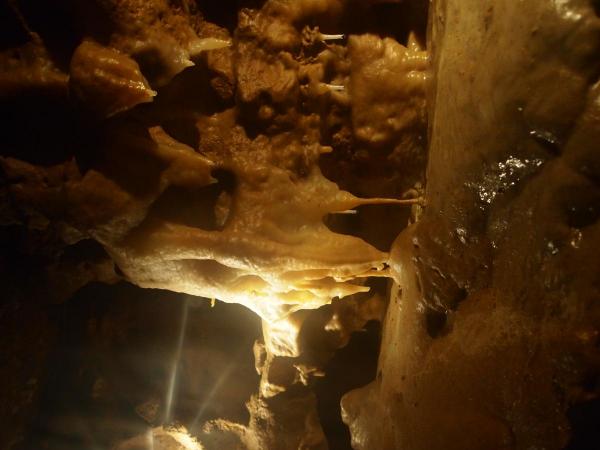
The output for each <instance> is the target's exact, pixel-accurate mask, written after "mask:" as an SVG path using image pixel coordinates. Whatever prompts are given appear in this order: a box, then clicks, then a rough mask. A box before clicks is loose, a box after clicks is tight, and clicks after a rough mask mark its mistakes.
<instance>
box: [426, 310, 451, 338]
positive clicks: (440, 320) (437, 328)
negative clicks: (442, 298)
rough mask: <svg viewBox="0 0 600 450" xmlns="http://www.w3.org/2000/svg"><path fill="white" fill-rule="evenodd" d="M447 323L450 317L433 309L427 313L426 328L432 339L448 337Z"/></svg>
mask: <svg viewBox="0 0 600 450" xmlns="http://www.w3.org/2000/svg"><path fill="white" fill-rule="evenodd" d="M447 323H448V315H447V314H446V313H444V312H441V311H436V310H434V309H431V308H429V309H428V310H427V311H426V312H425V328H426V329H427V334H428V335H429V336H430V337H431V338H434V339H435V338H438V337H441V336H444V335H446V334H447V332H448V328H447Z"/></svg>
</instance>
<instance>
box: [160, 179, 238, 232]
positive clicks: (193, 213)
mask: <svg viewBox="0 0 600 450" xmlns="http://www.w3.org/2000/svg"><path fill="white" fill-rule="evenodd" d="M212 176H213V178H216V179H217V182H216V183H213V184H210V185H208V186H204V187H201V188H196V189H190V188H185V187H180V186H170V187H169V188H168V189H167V190H166V191H165V192H163V193H162V194H161V196H160V197H159V198H158V199H157V200H156V202H155V203H154V205H152V209H151V210H150V214H149V216H150V217H153V218H156V217H158V218H160V219H161V220H166V221H168V222H172V223H178V224H182V225H187V226H190V227H195V228H200V229H203V230H207V231H215V230H220V229H222V228H223V226H224V224H225V222H226V220H227V217H228V214H229V206H230V205H229V204H228V197H229V196H230V194H231V193H232V192H233V190H234V189H235V176H234V175H233V174H232V173H230V172H227V171H225V170H217V171H215V172H214V173H213V175H212ZM182 199H184V203H183V204H182Z"/></svg>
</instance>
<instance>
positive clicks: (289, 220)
mask: <svg viewBox="0 0 600 450" xmlns="http://www.w3.org/2000/svg"><path fill="white" fill-rule="evenodd" d="M214 3H215V4H213V3H211V2H205V1H192V0H177V1H176V0H152V1H137V0H96V1H93V2H89V4H86V5H84V4H81V3H79V2H71V1H68V0H64V1H60V2H58V3H57V10H56V11H54V13H55V16H56V17H58V19H57V21H56V22H53V19H52V18H51V17H49V16H48V17H46V16H47V15H48V11H47V9H45V8H47V7H45V6H42V5H34V4H32V2H27V1H19V0H16V1H12V2H7V3H6V5H5V6H3V9H4V10H5V12H6V16H7V24H8V25H10V26H7V30H8V31H7V33H6V34H7V37H6V43H4V42H3V47H2V49H3V50H2V51H1V52H0V101H1V108H2V112H3V129H4V132H3V134H4V136H3V137H2V138H0V149H1V150H0V155H1V156H0V181H1V185H0V220H1V222H0V224H2V226H3V230H6V233H4V234H5V235H6V236H7V237H6V238H4V237H3V239H2V241H3V242H6V243H7V248H9V249H10V251H7V253H6V256H4V255H3V257H2V264H3V265H4V266H5V267H6V270H5V272H6V278H7V279H8V278H11V282H10V283H11V288H10V290H9V294H10V295H9V301H8V302H7V306H6V308H3V309H6V311H9V313H7V314H6V315H3V317H7V318H10V317H21V316H20V314H21V313H20V312H19V311H20V310H21V309H20V308H22V307H21V305H26V306H27V307H26V308H23V310H24V311H28V310H29V309H32V310H34V311H38V308H39V311H41V312H39V311H38V313H37V316H35V315H34V317H38V319H39V320H38V319H36V320H37V322H38V323H40V324H46V325H43V327H44V328H43V330H44V331H43V332H41V335H43V336H47V338H48V340H49V342H51V341H52V337H53V336H54V335H55V334H56V333H57V332H56V330H55V329H54V328H53V326H54V325H47V324H48V323H50V324H52V321H51V320H50V319H49V318H48V317H46V315H45V312H44V311H43V308H41V307H37V306H32V305H35V301H34V302H32V299H38V298H40V297H43V298H45V299H47V300H46V304H52V303H60V302H64V301H65V300H67V299H68V298H70V297H71V296H73V294H74V293H75V292H77V291H79V292H82V291H80V289H81V288H82V287H83V286H85V285H87V284H88V283H90V282H94V281H100V282H104V283H115V282H117V281H119V280H121V281H127V282H129V283H132V284H135V285H137V286H139V287H141V288H153V289H164V290H169V291H174V292H177V293H181V294H186V295H191V296H194V297H199V298H202V299H204V301H205V302H213V303H214V302H215V301H221V302H227V303H235V304H241V305H243V306H245V307H247V308H248V309H250V310H251V311H253V312H254V313H256V314H257V315H258V316H259V317H260V320H261V324H262V336H261V337H259V338H258V339H257V340H256V342H255V343H254V346H253V350H254V359H255V369H256V372H257V373H258V375H259V377H257V379H256V380H254V379H252V377H247V378H248V379H247V380H242V381H241V382H240V386H239V393H237V394H235V395H233V394H232V395H231V396H230V397H228V399H229V401H232V402H233V401H237V402H238V403H243V402H244V401H245V402H246V404H245V409H246V411H247V417H246V416H244V414H240V413H239V411H237V409H236V408H232V409H231V410H232V411H234V410H235V411H236V412H235V413H232V414H229V413H225V412H224V411H227V408H225V407H223V408H222V409H219V408H216V409H215V411H217V412H216V413H215V415H212V416H211V415H210V414H207V413H206V410H207V408H208V406H207V405H208V403H210V402H211V401H212V400H213V396H214V389H217V388H216V387H215V388H214V389H213V391H212V392H207V393H206V394H205V398H204V400H203V401H202V402H201V405H200V406H199V412H197V413H196V412H194V413H193V414H192V418H191V420H190V421H189V423H186V425H187V428H186V427H183V426H179V425H176V424H173V423H172V422H173V421H174V418H173V414H172V399H173V398H174V396H176V393H175V390H176V387H175V384H174V383H175V381H176V379H177V375H178V373H179V372H178V370H180V369H178V367H179V366H182V364H180V363H179V362H178V361H179V360H181V359H182V360H184V361H185V362H186V364H189V365H190V367H191V368H190V367H188V368H187V369H186V370H187V371H189V372H190V373H194V371H198V373H205V372H210V370H209V369H207V367H210V366H211V364H212V365H213V366H218V367H223V368H224V369H223V370H224V371H225V373H224V374H223V378H222V379H221V378H219V377H218V376H214V377H213V375H211V377H213V378H216V379H217V380H216V381H215V383H216V384H215V386H217V387H218V384H219V383H222V382H224V381H223V380H230V378H231V377H230V376H229V375H228V373H227V371H233V372H235V373H244V370H245V369H243V368H241V366H240V367H237V366H236V367H234V365H233V363H231V364H230V365H227V364H226V363H224V362H223V361H222V359H223V356H222V352H223V350H222V349H221V347H219V346H218V345H216V346H215V348H219V349H220V350H218V351H217V350H214V351H213V350H211V349H212V347H210V345H209V344H208V342H209V340H207V339H208V338H207V339H204V340H202V339H200V341H199V342H203V343H204V344H205V345H207V346H208V347H207V348H208V349H207V350H206V351H205V352H204V353H200V355H201V356H193V355H191V354H186V351H185V350H182V348H184V347H185V346H184V344H183V341H184V340H185V339H186V329H187V328H186V327H188V326H189V325H188V324H187V322H188V307H190V308H191V307H192V306H193V304H195V303H196V302H197V300H193V301H192V300H189V301H188V300H186V303H185V307H184V309H183V310H184V315H183V316H182V317H185V319H181V325H180V328H181V329H180V331H179V332H178V333H176V334H177V335H178V336H180V337H179V344H178V350H177V352H176V355H177V358H176V359H177V360H176V361H174V363H173V367H174V369H173V372H172V375H171V378H172V380H173V382H172V383H171V384H170V385H169V387H168V389H166V392H167V394H166V398H167V400H166V401H165V400H163V399H159V400H157V399H155V398H154V397H152V396H150V397H148V398H139V397H143V396H137V395H133V394H132V395H129V398H130V399H133V398H135V400H130V401H132V402H133V403H134V410H135V414H136V415H137V417H139V418H140V419H141V420H143V421H144V423H145V424H147V430H146V432H144V433H141V434H140V433H139V432H138V429H137V428H135V427H132V429H131V430H130V431H126V432H125V431H120V432H119V433H117V434H116V435H115V438H114V439H112V438H111V439H112V440H111V439H108V438H107V439H106V440H105V441H103V442H104V443H105V444H106V445H108V446H109V448H115V449H133V448H147V447H148V446H150V447H148V448H165V449H167V450H168V449H171V448H173V449H199V448H206V449H215V450H216V449H219V450H228V449H248V450H259V449H260V450H263V449H264V450H267V449H269V450H279V449H281V450H289V449H325V448H332V449H333V448H338V447H339V446H340V445H344V444H342V443H340V442H338V441H334V440H332V439H333V438H332V437H331V436H326V435H325V432H324V429H323V427H322V424H321V421H320V419H321V418H320V417H319V413H318V411H319V408H318V399H317V398H316V396H315V394H314V392H313V390H311V388H312V387H313V386H314V385H315V378H319V377H323V376H325V377H327V376H328V374H327V371H326V369H325V368H326V367H327V364H328V361H329V360H330V358H331V357H332V355H334V354H335V352H336V350H338V349H339V348H341V347H344V346H345V345H347V344H348V342H349V341H350V339H351V335H352V333H353V332H355V331H358V330H362V329H363V328H364V327H365V324H366V323H367V322H368V321H383V335H382V341H381V351H380V357H379V364H378V368H377V375H376V377H375V379H374V380H373V381H372V382H371V383H370V384H369V385H367V386H365V387H363V388H360V389H359V390H355V391H352V392H349V393H348V394H346V396H345V397H344V399H343V401H342V410H341V415H342V416H343V420H344V421H345V422H346V424H347V426H348V428H349V430H350V433H351V445H352V446H353V448H355V449H361V450H375V449H377V450H386V449H389V450H392V449H407V450H418V449H426V450H435V449H444V450H451V449H454V448H456V449H461V450H466V449H473V450H475V449H495V448H511V449H513V448H514V449H532V448H540V449H542V448H543V449H557V450H558V449H562V448H569V449H571V450H573V449H575V448H586V447H577V446H578V445H579V446H581V445H584V444H582V442H583V443H584V442H585V439H586V437H585V436H584V434H585V433H587V432H588V431H585V432H583V434H581V432H579V428H578V427H580V426H581V425H580V422H582V423H586V422H585V421H586V420H587V421H589V420H590V419H589V416H590V413H589V412H586V411H588V410H586V409H585V408H592V411H593V407H594V406H593V405H595V404H597V403H594V402H597V400H596V399H597V390H598V386H597V373H598V370H599V366H598V358H599V355H598V349H597V338H598V327H599V321H598V308H597V306H596V304H595V303H597V302H596V301H595V300H597V298H598V278H597V272H598V268H599V267H600V261H598V256H597V251H596V247H597V245H598V236H597V233H596V231H597V230H596V229H597V225H598V221H597V218H598V204H599V203H598V200H599V198H598V196H599V194H598V185H597V181H598V174H597V171H598V168H599V166H598V160H599V159H598V156H597V154H596V153H597V152H596V148H595V147H596V146H597V143H598V142H599V141H600V136H599V135H598V133H599V130H600V125H599V123H598V120H599V117H600V113H599V112H598V104H599V100H598V80H597V77H598V69H599V67H600V66H599V65H598V52H599V50H600V48H599V45H600V44H599V43H600V39H599V37H600V19H598V7H597V5H596V4H595V3H594V2H590V1H587V0H565V1H542V0H539V1H531V2H514V1H510V0H495V1H491V0H486V1H475V0H464V1H463V0H460V1H459V0H435V1H433V2H426V1H419V0H404V1H401V0H266V1H250V0H249V1H241V2H223V4H222V5H219V6H215V5H216V2H214ZM428 8H429V19H428V20H429V25H428V26H427V27H426V21H427V9H428ZM426 28H427V29H426ZM425 35H426V36H425ZM425 47H427V49H428V50H427V51H426V50H425ZM4 234H3V236H4ZM11 236H19V239H16V241H15V242H11V239H10V237H11ZM396 237H397V238H396ZM395 238H396V239H395ZM394 239H395V242H394V243H393V245H392V241H394ZM13 254H14V255H19V258H25V264H24V265H25V266H29V267H28V268H27V270H26V271H23V270H22V269H21V268H20V267H17V266H15V268H14V269H12V268H10V267H9V265H10V262H11V258H12V256H11V255H13ZM23 255H25V256H23ZM34 263H35V264H34ZM24 273H25V274H26V275H24ZM115 289H116V288H115ZM115 292H117V290H116V291H115ZM75 298H79V297H78V296H77V295H76V296H75ZM186 298H187V297H186ZM36 301H37V300H36ZM123 302H125V301H124V300H123ZM149 303H150V300H149ZM190 304H192V306H189V305H190ZM11 305H14V307H13V306H11ZM135 305H136V308H137V307H139V308H141V309H143V308H144V306H143V305H142V304H141V303H140V304H139V305H138V303H135ZM11 308H12V309H11ZM123 308H124V311H127V308H128V307H125V306H123ZM148 308H150V306H148ZM207 308H208V307H207ZM23 314H24V313H23ZM215 314H217V313H215ZM122 315H123V316H124V317H127V316H128V314H122ZM117 316H119V315H118V314H117ZM107 317H111V316H110V314H108V316H107ZM190 317H197V316H195V315H191V316H190ZM198 317H207V319H206V320H207V321H210V316H209V315H206V316H198ZM215 317H216V316H215ZM170 319H171V318H170V316H169V320H170ZM2 320H4V319H2ZM7 320H9V319H7ZM198 320H200V319H198ZM201 320H205V319H201ZM213 320H216V319H213ZM149 323H152V324H156V323H158V322H156V321H149ZM127 327H128V325H127V320H126V319H123V318H117V319H115V318H113V319H111V320H108V319H107V320H103V319H101V318H99V317H95V316H93V315H92V318H91V319H90V322H89V323H88V324H87V328H88V332H89V333H90V334H91V335H92V336H93V337H92V341H94V342H96V344H95V345H96V346H97V347H98V348H101V349H103V350H102V352H103V354H104V353H106V354H109V350H108V349H109V348H111V347H114V346H115V345H116V344H115V343H117V342H122V341H123V339H125V338H124V337H123V336H125V335H126V331H125V330H126V329H127ZM201 328H202V329H206V330H209V331H213V332H214V334H215V336H213V339H222V340H224V341H226V340H227V337H226V336H217V334H218V333H219V328H218V327H211V326H210V325H202V327H201ZM45 330H47V332H46V331H45ZM148 332H149V333H152V332H153V330H151V329H150V330H148ZM207 332H208V331H207ZM171 334H172V333H171ZM171 334H169V336H171ZM31 339H34V337H32V338H31ZM37 339H43V337H38V338H37ZM189 339H192V337H190V338H189ZM211 345H212V344H211ZM20 348H21V347H20V346H19V345H15V346H14V348H13V351H14V350H15V349H20ZM42 350H43V349H40V350H39V351H40V352H42ZM43 351H45V352H49V350H43ZM246 351H247V352H249V349H248V348H246ZM211 352H212V353H211ZM231 357H232V358H234V357H237V358H239V359H243V358H241V357H240V356H239V355H237V356H236V355H232V356H231ZM35 361H36V364H38V365H39V367H38V366H35V367H33V368H30V369H28V370H29V371H30V373H32V374H33V373H35V377H33V375H31V376H32V378H31V379H32V380H37V378H38V377H41V376H42V375H41V374H42V373H43V370H42V369H40V367H41V366H43V361H44V356H43V355H40V356H39V358H36V359H35ZM193 361H195V362H193ZM14 365H15V367H17V365H18V363H17V362H15V363H14ZM141 365H142V366H144V365H143V364H141ZM166 365H167V363H166V362H164V361H163V362H162V363H160V364H158V365H155V366H154V367H155V369H157V368H158V371H167V368H166ZM163 366H165V367H163ZM8 367H9V368H10V367H13V366H8ZM144 367H145V366H144ZM183 367H184V368H185V367H186V366H185V364H184V365H183ZM113 369H114V368H111V369H109V370H108V371H107V373H113V372H115V371H114V370H113ZM19 370H21V369H19ZM181 370H184V369H181ZM116 372H118V371H116ZM150 372H152V370H149V374H148V378H149V379H150V378H152V377H153V375H151V373H150ZM113 375H114V373H113ZM186 376H188V377H189V378H193V375H186ZM207 377H208V376H207ZM113 378H114V377H113ZM209 378H210V377H209ZM258 378H259V379H258ZM11 380H13V379H12V378H11ZM12 383H13V381H11V385H10V386H11V387H9V388H8V389H12V386H13V384H12ZM14 383H15V386H16V385H18V382H17V381H14ZM36 383H37V381H36V382H32V383H31V384H30V385H28V386H29V387H28V391H27V392H30V391H31V392H35V385H36ZM251 383H256V385H255V386H254V387H252V386H250V389H254V394H253V395H252V396H251V397H249V398H248V394H247V390H248V385H250V384H251ZM106 384H107V381H106V379H104V378H98V379H97V380H96V381H95V382H94V383H93V388H92V397H93V398H97V399H103V398H105V397H106V395H105V391H106V389H107V388H106ZM126 386H128V388H130V387H131V384H126ZM186 392H188V391H186ZM203 392H205V391H203ZM162 394H164V392H161V395H162ZM11 396H12V394H11ZM243 396H246V397H245V398H244V399H240V397H243ZM22 397H23V398H25V397H27V398H29V400H27V401H25V400H23V401H22V402H24V403H23V404H27V405H29V404H30V403H33V399H34V398H36V397H35V395H34V394H31V395H30V394H27V395H24V396H22ZM6 398H9V397H8V396H6ZM38 401H39V399H38ZM582 405H583V406H582ZM589 405H592V406H589ZM186 407H187V406H186ZM15 408H16V409H18V408H17V407H15ZM28 408H32V409H33V410H35V408H34V407H33V406H28ZM582 408H583V409H582ZM190 409H194V408H193V406H192V407H191V408H190ZM238 409H239V408H238ZM242 409H243V408H242ZM581 411H583V412H581ZM219 413H221V415H219ZM334 414H337V412H335V411H334ZM576 414H580V415H581V414H583V417H584V418H583V419H581V421H580V422H577V420H574V419H573V417H575V416H576ZM586 414H587V415H586ZM7 415H8V414H7ZM184 416H185V417H186V420H187V418H188V416H189V414H187V413H186V414H182V415H181V416H178V418H179V419H181V418H182V417H184ZM194 416H195V417H194ZM19 417H20V416H19ZM19 420H20V419H19ZM181 420H183V419H181ZM38 422H39V421H38ZM71 425H72V424H71ZM71 425H69V424H67V425H63V426H61V429H63V428H64V427H65V426H66V427H67V428H68V427H69V426H71ZM27 426H29V425H28V424H27V420H25V419H23V420H22V421H20V422H18V421H15V426H14V427H12V428H13V429H11V430H10V431H8V432H4V431H3V433H4V434H5V435H6V436H7V437H6V438H4V434H3V435H0V436H2V440H1V441H2V442H3V443H4V442H6V445H7V448H12V449H20V448H23V449H25V448H27V445H33V444H31V443H32V442H35V443H38V442H45V443H44V444H43V445H45V446H48V445H50V444H48V442H50V441H44V439H41V440H32V439H29V440H28V438H27V433H28V431H27V428H26V427H27ZM36 426H37V427H38V428H39V427H41V428H44V426H46V425H45V424H41V425H39V423H38V425H36ZM72 426H74V425H72ZM588 428H589V427H588ZM588 428H585V430H588ZM30 429H32V428H30ZM65 433H66V434H68V433H69V431H67V432H65ZM136 434H137V435H136ZM582 436H583V437H582ZM36 439H37V438H36ZM328 439H329V444H328ZM86 442H91V441H86ZM36 445H37V444H36ZM80 445H84V444H80ZM86 445H87V444H86ZM90 445H91V444H90ZM346 445H347V444H346ZM152 446H153V447H152ZM340 448H341V447H340Z"/></svg>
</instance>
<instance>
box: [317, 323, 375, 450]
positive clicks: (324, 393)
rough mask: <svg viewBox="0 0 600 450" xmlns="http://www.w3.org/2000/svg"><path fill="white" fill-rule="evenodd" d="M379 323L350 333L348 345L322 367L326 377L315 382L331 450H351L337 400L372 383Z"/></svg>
mask: <svg viewBox="0 0 600 450" xmlns="http://www.w3.org/2000/svg"><path fill="white" fill-rule="evenodd" d="M380 328H381V327H380V324H379V322H374V321H373V322H368V323H367V325H366V327H365V331H362V332H357V333H354V334H352V337H351V339H350V342H349V343H348V345H347V346H346V347H344V348H342V349H340V350H338V351H337V352H335V354H334V356H333V358H332V359H331V360H330V361H329V363H328V364H327V365H326V367H325V373H326V375H325V377H323V378H320V379H318V380H317V381H316V383H315V386H314V390H315V393H316V395H317V401H318V406H317V409H318V413H319V418H320V420H321V426H322V427H323V431H324V433H325V436H326V437H327V441H328V444H329V449H330V450H351V449H352V447H351V446H350V432H349V431H348V428H347V427H346V425H344V423H343V422H342V418H341V407H340V401H341V399H342V396H343V395H344V394H346V393H347V392H349V391H351V390H353V389H357V388H359V387H361V386H364V385H366V384H368V383H369V382H371V381H373V380H374V379H375V376H376V371H377V359H378V354H379V343H380Z"/></svg>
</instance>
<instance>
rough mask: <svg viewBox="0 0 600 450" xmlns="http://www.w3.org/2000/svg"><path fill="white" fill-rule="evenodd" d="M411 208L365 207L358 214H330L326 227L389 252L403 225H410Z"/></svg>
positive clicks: (391, 206)
mask: <svg viewBox="0 0 600 450" xmlns="http://www.w3.org/2000/svg"><path fill="white" fill-rule="evenodd" d="M409 217H410V207H406V206H400V205H365V206H360V207H358V208H356V213H354V214H351V213H348V214H329V215H328V216H327V217H325V219H324V223H325V225H326V226H327V227H328V228H329V229H330V230H331V231H334V232H336V233H339V234H345V235H350V236H356V237H358V238H360V239H362V240H364V241H366V242H368V243H369V244H371V245H373V246H374V247H375V248H377V249H379V250H381V251H388V250H389V249H390V247H391V245H392V243H393V242H394V240H395V239H396V237H397V236H398V234H399V233H400V231H402V228H403V227H402V225H401V224H408V219H409Z"/></svg>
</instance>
